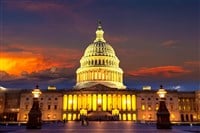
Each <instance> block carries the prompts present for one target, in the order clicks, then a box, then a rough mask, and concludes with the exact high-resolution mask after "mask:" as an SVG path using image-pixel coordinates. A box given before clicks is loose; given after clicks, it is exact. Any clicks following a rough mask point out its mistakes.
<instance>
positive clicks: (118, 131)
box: [0, 121, 200, 133]
mask: <svg viewBox="0 0 200 133" xmlns="http://www.w3.org/2000/svg"><path fill="white" fill-rule="evenodd" d="M26 132H28V133H55V132H56V133H171V132H173V133H200V126H173V127H172V129H171V130H161V129H159V130H158V129H156V125H155V124H138V123H133V122H127V121H126V122H122V121H116V122H103V121H102V122H89V125H88V126H86V125H85V126H82V125H81V123H80V122H67V123H65V124H64V123H46V124H43V126H42V129H34V130H33V129H26V127H25V126H17V125H15V126H12V125H10V126H9V125H8V126H2V125H1V126H0V133H26Z"/></svg>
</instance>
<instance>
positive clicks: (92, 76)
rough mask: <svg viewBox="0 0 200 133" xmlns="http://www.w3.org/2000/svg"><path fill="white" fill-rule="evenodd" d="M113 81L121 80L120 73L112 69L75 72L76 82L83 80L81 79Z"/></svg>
mask: <svg viewBox="0 0 200 133" xmlns="http://www.w3.org/2000/svg"><path fill="white" fill-rule="evenodd" d="M95 80H97V81H104V80H106V81H113V82H119V83H121V82H123V81H122V74H121V73H120V72H116V71H113V70H107V69H103V70H101V69H100V70H98V69H95V70H91V69H89V70H87V71H86V70H85V71H83V72H80V73H78V74H77V82H83V81H95Z"/></svg>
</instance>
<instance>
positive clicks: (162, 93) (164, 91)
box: [157, 85, 167, 99]
mask: <svg viewBox="0 0 200 133" xmlns="http://www.w3.org/2000/svg"><path fill="white" fill-rule="evenodd" d="M157 94H158V96H159V97H160V98H161V99H163V98H165V95H166V94H167V91H166V90H165V89H164V88H163V87H162V85H161V86H160V89H159V90H158V91H157Z"/></svg>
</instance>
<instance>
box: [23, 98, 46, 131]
mask: <svg viewBox="0 0 200 133" xmlns="http://www.w3.org/2000/svg"><path fill="white" fill-rule="evenodd" d="M41 117H42V112H41V110H40V109H39V101H38V100H37V99H34V101H33V107H32V108H31V110H30V112H29V114H28V118H29V119H28V122H27V124H26V128H27V129H41V128H42V121H41Z"/></svg>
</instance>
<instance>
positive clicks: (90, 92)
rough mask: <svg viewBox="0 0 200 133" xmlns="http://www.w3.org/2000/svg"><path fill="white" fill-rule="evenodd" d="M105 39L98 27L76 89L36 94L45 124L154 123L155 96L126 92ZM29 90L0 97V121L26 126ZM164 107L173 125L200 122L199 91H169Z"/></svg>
mask: <svg viewBox="0 0 200 133" xmlns="http://www.w3.org/2000/svg"><path fill="white" fill-rule="evenodd" d="M103 34H104V31H103V28H102V26H101V24H100V23H99V24H98V27H97V30H96V38H95V39H94V41H93V43H91V44H89V45H88V47H87V48H86V49H85V52H84V55H83V56H82V58H81V59H80V67H79V68H78V69H77V70H76V84H75V86H73V87H71V89H67V90H64V89H63V90H61V89H56V87H53V86H49V87H48V89H43V88H40V89H41V90H42V95H41V96H40V97H39V103H40V109H41V111H42V120H43V121H62V120H68V121H75V120H80V115H86V116H88V119H89V120H107V121H108V120H122V121H135V122H146V121H149V122H155V121H156V119H157V116H156V112H157V110H158V108H159V97H158V95H157V93H156V91H155V90H152V89H151V87H148V86H146V87H144V88H143V89H142V90H134V89H129V88H127V87H126V86H125V85H124V84H123V70H122V68H120V66H119V65H120V60H119V59H118V57H117V56H116V53H115V51H114V49H113V48H112V46H111V45H110V44H108V43H107V42H106V40H105V39H104V37H103ZM31 89H34V87H33V88H30V89H29V90H6V91H1V92H0V121H15V122H27V120H28V113H29V111H30V109H31V107H32V103H33V96H32V93H31V91H32V90H31ZM157 89H159V87H158V88H157ZM165 89H166V90H167V88H165ZM166 105H167V108H168V110H169V112H170V120H171V122H200V90H197V91H193V92H179V91H177V90H174V91H173V90H167V95H166Z"/></svg>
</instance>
